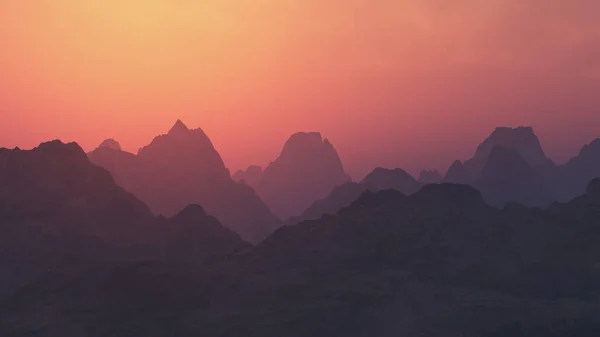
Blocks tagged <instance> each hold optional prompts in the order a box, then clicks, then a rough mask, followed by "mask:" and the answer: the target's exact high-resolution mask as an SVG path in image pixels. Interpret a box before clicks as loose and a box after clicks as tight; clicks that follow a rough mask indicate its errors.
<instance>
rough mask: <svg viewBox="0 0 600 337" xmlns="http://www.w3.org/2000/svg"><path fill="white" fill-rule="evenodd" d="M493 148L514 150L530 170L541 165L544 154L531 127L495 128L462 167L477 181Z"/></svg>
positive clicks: (545, 158)
mask: <svg viewBox="0 0 600 337" xmlns="http://www.w3.org/2000/svg"><path fill="white" fill-rule="evenodd" d="M495 146H502V147H504V148H507V149H514V150H516V151H517V152H518V153H519V154H520V155H521V156H522V157H523V158H524V159H525V161H526V162H527V164H528V165H529V166H531V167H532V168H536V167H537V166H539V165H543V164H544V163H545V162H546V160H547V159H548V158H547V157H546V154H545V153H544V150H543V149H542V146H541V144H540V140H539V139H538V137H537V136H536V135H535V133H534V132H533V128H531V127H517V128H514V129H513V128H509V127H497V128H496V129H495V130H494V132H492V134H491V135H490V136H489V137H488V138H486V139H485V140H484V141H483V142H482V143H481V144H480V145H479V146H478V147H477V151H476V152H475V155H474V156H473V158H471V159H469V160H467V161H465V162H464V167H465V168H466V169H467V170H468V171H469V172H470V173H471V177H473V178H474V179H477V178H478V177H479V175H480V174H481V171H482V170H483V169H484V167H485V165H486V163H487V161H488V157H489V155H490V153H491V152H492V149H493V148H494V147H495Z"/></svg>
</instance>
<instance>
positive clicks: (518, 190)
mask: <svg viewBox="0 0 600 337" xmlns="http://www.w3.org/2000/svg"><path fill="white" fill-rule="evenodd" d="M474 186H476V187H477V188H478V189H479V190H480V191H481V192H482V193H483V195H484V197H485V199H486V200H487V202H489V203H490V204H491V205H495V206H500V207H503V206H504V205H506V204H507V203H510V202H517V203H520V204H522V205H525V206H537V207H546V206H549V205H550V204H551V203H552V202H553V198H552V196H551V194H550V192H549V191H548V189H547V188H546V186H545V184H544V181H543V179H542V178H541V177H540V176H539V175H538V174H537V173H536V172H535V171H534V170H533V169H532V168H531V167H530V166H529V164H528V163H527V161H526V160H525V159H524V158H523V156H522V155H521V154H520V153H519V152H518V151H517V150H516V149H510V148H505V147H502V146H498V145H497V146H494V147H493V148H492V150H491V152H490V154H489V156H488V160H487V163H486V165H485V167H484V168H483V171H482V172H481V175H480V177H479V179H477V180H476V181H475V183H474Z"/></svg>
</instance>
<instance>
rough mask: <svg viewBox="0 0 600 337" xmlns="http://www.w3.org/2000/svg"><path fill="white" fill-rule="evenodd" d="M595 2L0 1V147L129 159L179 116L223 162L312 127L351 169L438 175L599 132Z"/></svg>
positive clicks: (266, 155) (560, 151) (599, 38)
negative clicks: (501, 153)
mask: <svg viewBox="0 0 600 337" xmlns="http://www.w3.org/2000/svg"><path fill="white" fill-rule="evenodd" d="M599 12H600V2H598V1H597V0H569V1H565V0H529V1H522V0H487V1H481V0H460V1H447V0H421V1H408V0H405V1H403V0H203V1H193V0H85V1H84V0H19V1H15V0H0V146H4V147H13V146H21V147H23V148H28V147H33V146H35V145H36V144H37V143H39V142H41V141H44V140H48V139H53V138H61V139H63V140H65V141H71V140H75V141H77V142H79V143H80V144H81V145H82V146H83V147H84V148H85V149H86V150H91V149H93V147H95V146H96V145H97V144H99V143H100V141H101V140H102V139H104V138H107V137H114V138H116V139H117V140H119V141H120V142H121V144H122V145H123V146H124V147H125V148H126V149H128V150H130V151H135V150H136V149H137V148H138V147H140V146H142V145H144V144H147V143H148V142H149V141H150V140H151V139H152V137H153V136H154V135H157V134H159V133H164V132H166V131H167V130H168V129H169V127H170V126H171V124H172V123H174V121H175V120H176V119H177V118H181V119H182V120H184V121H185V122H186V123H187V124H188V126H190V127H192V126H193V127H202V128H203V129H204V131H205V132H206V133H207V134H208V135H209V136H210V137H211V139H212V140H213V143H214V144H215V146H216V147H217V149H218V150H219V151H220V152H221V154H222V156H223V157H224V159H225V161H226V163H227V165H228V166H229V167H230V168H231V169H237V168H240V167H244V166H247V165H249V164H262V165H265V164H266V163H268V162H269V161H270V160H273V159H274V158H275V157H276V155H277V154H278V152H279V150H280V148H281V146H282V144H283V142H284V141H285V140H286V138H287V137H288V136H289V134H291V133H293V132H296V131H321V132H322V133H323V134H324V135H325V136H327V137H329V138H330V139H331V140H332V142H333V143H334V145H335V146H336V148H337V149H338V151H339V152H340V155H341V156H342V160H344V162H345V164H346V166H347V168H348V171H349V172H350V173H351V174H353V175H354V176H355V177H360V176H361V175H363V174H365V173H366V172H367V171H368V170H370V169H372V168H373V167H375V166H377V165H382V166H388V167H395V166H401V167H404V168H407V169H409V170H411V171H413V172H414V171H415V170H419V169H421V168H440V169H445V168H446V167H447V165H449V164H450V162H451V161H452V160H454V159H457V158H461V159H464V158H467V157H468V156H470V155H471V154H472V152H473V151H474V149H475V146H476V145H477V143H478V142H479V141H481V140H482V139H483V138H484V137H485V136H486V135H487V134H488V133H489V132H491V131H492V130H493V128H494V127H495V126H497V125H508V126H517V125H532V126H534V127H535V128H536V130H537V133H538V135H539V136H540V138H541V139H542V142H543V144H544V146H545V148H546V150H547V152H548V153H549V154H550V155H551V156H552V157H554V158H556V159H557V160H558V161H563V160H564V159H565V158H567V157H569V156H571V155H573V154H575V153H576V152H577V151H578V149H579V148H580V147H581V145H583V144H584V143H586V142H589V141H591V140H592V139H593V138H595V137H598V136H600V85H599V84H600V83H599V82H600V25H598V23H597V22H598V21H597V18H596V15H597V13H599Z"/></svg>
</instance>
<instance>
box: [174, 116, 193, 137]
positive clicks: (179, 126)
mask: <svg viewBox="0 0 600 337" xmlns="http://www.w3.org/2000/svg"><path fill="white" fill-rule="evenodd" d="M188 131H190V129H189V128H188V127H187V126H186V125H185V124H184V123H183V122H182V121H181V119H178V120H177V121H176V122H175V124H174V125H173V127H171V130H169V135H175V134H180V133H185V132H188Z"/></svg>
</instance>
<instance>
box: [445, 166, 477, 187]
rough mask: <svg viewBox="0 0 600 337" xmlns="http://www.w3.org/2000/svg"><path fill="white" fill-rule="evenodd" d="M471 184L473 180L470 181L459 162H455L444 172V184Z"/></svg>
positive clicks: (465, 170)
mask: <svg viewBox="0 0 600 337" xmlns="http://www.w3.org/2000/svg"><path fill="white" fill-rule="evenodd" d="M472 182H473V180H472V179H471V175H470V174H469V171H467V169H465V168H464V166H463V165H462V163H461V162H460V160H457V161H455V162H454V163H452V165H450V167H449V168H448V171H447V172H446V176H445V177H444V183H451V184H467V185H469V184H472Z"/></svg>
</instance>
